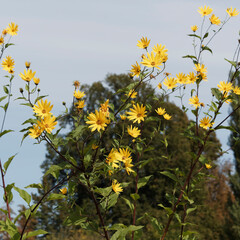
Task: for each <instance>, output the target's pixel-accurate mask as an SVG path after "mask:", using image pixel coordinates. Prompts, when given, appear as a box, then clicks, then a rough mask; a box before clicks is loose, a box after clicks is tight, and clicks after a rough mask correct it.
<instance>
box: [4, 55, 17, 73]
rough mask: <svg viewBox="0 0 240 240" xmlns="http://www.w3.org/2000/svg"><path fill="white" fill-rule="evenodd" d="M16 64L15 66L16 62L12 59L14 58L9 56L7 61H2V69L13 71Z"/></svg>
mask: <svg viewBox="0 0 240 240" xmlns="http://www.w3.org/2000/svg"><path fill="white" fill-rule="evenodd" d="M14 64H15V62H14V60H13V59H12V57H11V56H7V57H6V59H3V61H2V68H3V70H5V71H8V72H9V71H10V70H13V68H14Z"/></svg>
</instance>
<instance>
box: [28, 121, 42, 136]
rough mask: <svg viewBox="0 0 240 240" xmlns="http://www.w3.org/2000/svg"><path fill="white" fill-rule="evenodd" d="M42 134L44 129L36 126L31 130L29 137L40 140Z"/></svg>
mask: <svg viewBox="0 0 240 240" xmlns="http://www.w3.org/2000/svg"><path fill="white" fill-rule="evenodd" d="M42 132H43V129H42V128H41V127H40V126H39V125H38V124H34V125H33V127H32V128H30V129H29V133H28V135H29V136H30V137H31V138H38V137H39V136H40V135H41V133H42Z"/></svg>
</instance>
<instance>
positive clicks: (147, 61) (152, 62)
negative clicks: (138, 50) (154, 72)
mask: <svg viewBox="0 0 240 240" xmlns="http://www.w3.org/2000/svg"><path fill="white" fill-rule="evenodd" d="M162 63H163V61H162V58H161V56H160V55H158V54H154V52H151V55H150V54H149V53H147V57H146V56H145V55H144V56H143V61H142V62H141V64H142V65H144V66H147V67H150V68H153V67H155V68H157V69H160V67H159V66H161V65H162Z"/></svg>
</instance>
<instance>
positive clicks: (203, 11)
mask: <svg viewBox="0 0 240 240" xmlns="http://www.w3.org/2000/svg"><path fill="white" fill-rule="evenodd" d="M212 11H213V10H212V8H210V7H207V6H206V5H205V6H204V7H199V10H198V12H199V13H200V14H201V15H202V17H204V16H207V15H209V14H211V13H212Z"/></svg>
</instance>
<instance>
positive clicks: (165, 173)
mask: <svg viewBox="0 0 240 240" xmlns="http://www.w3.org/2000/svg"><path fill="white" fill-rule="evenodd" d="M160 173H161V174H162V175H165V176H167V177H169V178H171V179H172V180H174V181H175V182H178V179H177V177H176V176H175V175H174V174H172V173H170V172H169V171H163V172H160Z"/></svg>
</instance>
